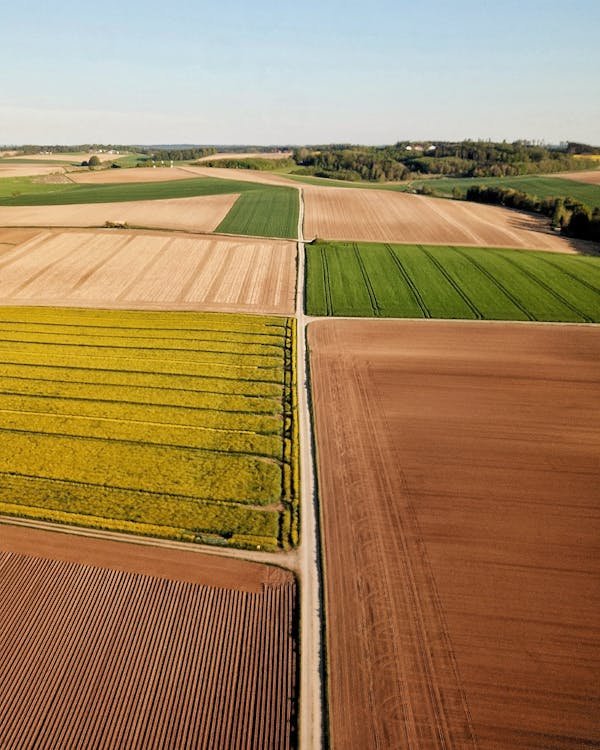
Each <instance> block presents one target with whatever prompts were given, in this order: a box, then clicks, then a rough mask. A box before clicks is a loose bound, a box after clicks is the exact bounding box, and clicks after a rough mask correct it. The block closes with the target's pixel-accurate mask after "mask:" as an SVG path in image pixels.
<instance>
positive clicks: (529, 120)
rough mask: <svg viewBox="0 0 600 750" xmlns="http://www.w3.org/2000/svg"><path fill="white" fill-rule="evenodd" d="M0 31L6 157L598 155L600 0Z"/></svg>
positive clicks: (244, 1)
mask: <svg viewBox="0 0 600 750" xmlns="http://www.w3.org/2000/svg"><path fill="white" fill-rule="evenodd" d="M0 26H1V27H2V31H3V33H2V44H1V45H0V144H6V145H8V144H24V143H36V144H56V143H63V144H75V143H121V144H128V143H137V144H159V143H160V144H166V143H199V144H223V145H224V144H257V145H268V144H316V143H334V142H335V143H363V144H385V143H394V142H396V141H398V140H405V139H410V140H419V139H437V140H458V139H463V138H482V139H488V138H489V139H492V140H503V139H506V140H509V141H510V140H515V139H518V138H526V139H531V140H543V141H545V142H547V143H558V142H560V141H564V140H572V141H582V142H587V143H593V144H595V145H600V75H599V71H600V44H599V43H598V39H599V38H600V0H570V2H568V3H567V2H564V0H503V2H497V0H493V1H491V0H454V1H453V2H449V1H448V0H427V1H423V0H421V1H420V2H415V1H414V0H411V2H407V1H406V0H394V1H392V0H369V1H368V2H357V1H356V0H320V2H318V1H317V0H305V1H304V2H290V1H289V0H220V1H219V2H216V1H215V0H211V1H210V2H206V1H205V0H185V1H184V0H170V2H164V0H161V1H159V0H119V1H117V0H103V2H102V3H89V2H85V0H84V2H81V0H77V1H75V0H54V2H52V3H49V2H47V0H43V2H42V1H41V0H20V2H18V3H8V2H5V3H1V4H0Z"/></svg>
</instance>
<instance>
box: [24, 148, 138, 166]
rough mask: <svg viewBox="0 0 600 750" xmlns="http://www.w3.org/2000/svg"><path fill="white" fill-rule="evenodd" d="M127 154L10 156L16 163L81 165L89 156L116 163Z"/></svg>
mask: <svg viewBox="0 0 600 750" xmlns="http://www.w3.org/2000/svg"><path fill="white" fill-rule="evenodd" d="M128 155H129V154H128V153H125V152H121V153H120V154H107V153H103V154H92V153H89V152H87V151H79V152H77V153H75V152H73V153H70V154H67V153H64V154H63V153H56V154H18V155H15V156H12V157H11V159H15V160H18V161H25V162H33V161H36V162H60V163H63V164H77V165H79V164H81V162H82V161H87V160H88V159H89V158H90V156H97V157H98V159H100V161H101V162H105V161H116V160H117V159H119V158H123V157H124V156H128Z"/></svg>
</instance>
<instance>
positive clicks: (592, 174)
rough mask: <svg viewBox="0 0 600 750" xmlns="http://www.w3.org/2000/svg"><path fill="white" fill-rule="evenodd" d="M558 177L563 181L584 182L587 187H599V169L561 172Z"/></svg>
mask: <svg viewBox="0 0 600 750" xmlns="http://www.w3.org/2000/svg"><path fill="white" fill-rule="evenodd" d="M560 177H561V178H563V179H565V180H575V181H576V182H585V183H587V184H588V185H598V186H600V169H594V170H589V169H588V170H585V171H584V172H563V173H562V174H561V175H560Z"/></svg>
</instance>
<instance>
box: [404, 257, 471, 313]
mask: <svg viewBox="0 0 600 750" xmlns="http://www.w3.org/2000/svg"><path fill="white" fill-rule="evenodd" d="M417 247H418V248H419V249H420V250H421V251H422V252H423V254H424V255H425V256H427V258H429V260H430V261H431V263H432V264H433V265H434V266H435V267H436V268H437V269H438V271H439V272H440V273H441V274H442V276H443V277H444V278H445V279H446V281H447V282H448V283H449V284H450V286H451V287H452V288H453V289H454V291H455V292H456V293H457V294H458V296H459V297H460V298H461V299H462V301H463V302H464V303H465V305H467V307H468V308H469V309H470V310H471V312H472V313H473V315H474V316H475V317H476V318H477V319H479V320H483V318H484V316H483V313H482V312H481V310H480V309H479V308H478V307H477V305H475V303H474V302H473V300H472V299H471V298H470V297H469V295H468V294H467V293H466V292H465V291H464V289H463V288H462V287H461V286H460V285H459V284H457V283H456V281H455V280H454V279H453V278H452V276H451V275H450V274H449V273H448V271H447V270H446V269H445V268H444V266H443V265H442V264H441V263H440V262H439V261H438V259H437V258H435V257H434V256H433V255H432V254H431V253H430V252H429V251H428V250H427V249H426V248H425V247H424V246H423V245H417Z"/></svg>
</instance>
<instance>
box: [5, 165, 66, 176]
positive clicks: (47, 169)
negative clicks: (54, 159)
mask: <svg viewBox="0 0 600 750" xmlns="http://www.w3.org/2000/svg"><path fill="white" fill-rule="evenodd" d="M64 172H65V168H64V167H61V166H59V165H58V164H56V165H54V166H46V165H45V164H23V165H21V164H10V163H9V164H3V163H2V162H0V178H2V177H37V176H39V175H49V174H57V173H59V174H64Z"/></svg>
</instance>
